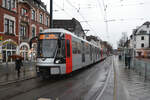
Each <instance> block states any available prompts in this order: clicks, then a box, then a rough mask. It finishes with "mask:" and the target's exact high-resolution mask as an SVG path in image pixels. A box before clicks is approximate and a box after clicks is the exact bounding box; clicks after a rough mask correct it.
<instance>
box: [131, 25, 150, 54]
mask: <svg viewBox="0 0 150 100" xmlns="http://www.w3.org/2000/svg"><path fill="white" fill-rule="evenodd" d="M130 48H133V49H134V50H135V52H136V56H143V55H144V52H145V51H147V50H148V49H149V48H150V22H145V23H144V24H143V25H141V26H140V27H138V28H136V29H134V30H133V34H132V35H131V36H130Z"/></svg>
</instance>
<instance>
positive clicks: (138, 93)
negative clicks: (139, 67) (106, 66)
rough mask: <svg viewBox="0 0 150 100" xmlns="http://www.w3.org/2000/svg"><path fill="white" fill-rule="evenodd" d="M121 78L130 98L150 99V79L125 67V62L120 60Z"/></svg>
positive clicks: (137, 99) (133, 99)
mask: <svg viewBox="0 0 150 100" xmlns="http://www.w3.org/2000/svg"><path fill="white" fill-rule="evenodd" d="M118 65H119V71H120V78H121V79H122V81H123V85H124V86H125V87H126V89H127V92H128V94H129V96H130V100H150V81H148V80H145V79H144V77H143V76H140V75H139V74H138V73H137V72H135V71H134V70H129V69H125V66H124V64H123V62H119V63H118Z"/></svg>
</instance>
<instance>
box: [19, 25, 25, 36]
mask: <svg viewBox="0 0 150 100" xmlns="http://www.w3.org/2000/svg"><path fill="white" fill-rule="evenodd" d="M20 36H22V37H25V36H26V26H25V25H21V27H20Z"/></svg>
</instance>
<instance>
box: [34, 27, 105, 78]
mask: <svg viewBox="0 0 150 100" xmlns="http://www.w3.org/2000/svg"><path fill="white" fill-rule="evenodd" d="M106 56H107V55H106V51H103V50H102V49H101V48H99V47H98V46H96V45H94V44H92V43H90V42H88V41H86V40H84V39H81V38H79V37H77V36H76V35H74V34H72V33H71V32H69V31H67V30H64V29H55V28H54V29H46V30H44V31H43V32H42V33H40V34H39V36H38V46H37V63H36V67H37V68H38V71H39V74H40V75H41V76H43V77H47V76H50V75H62V74H69V73H71V72H73V71H75V70H78V69H80V68H83V67H86V66H87V65H90V64H93V63H96V62H98V61H100V60H102V59H104V58H105V57H106Z"/></svg>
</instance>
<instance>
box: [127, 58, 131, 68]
mask: <svg viewBox="0 0 150 100" xmlns="http://www.w3.org/2000/svg"><path fill="white" fill-rule="evenodd" d="M127 60H128V69H130V62H131V56H130V55H129V56H128V59H127Z"/></svg>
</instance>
